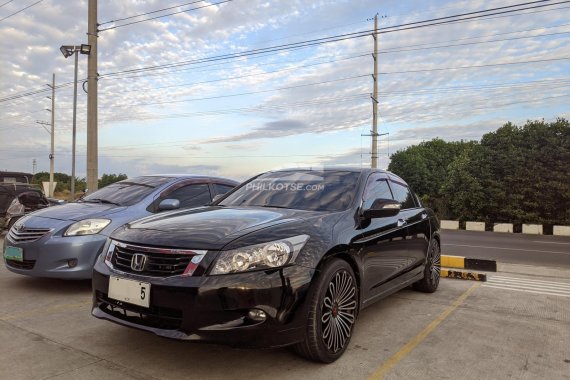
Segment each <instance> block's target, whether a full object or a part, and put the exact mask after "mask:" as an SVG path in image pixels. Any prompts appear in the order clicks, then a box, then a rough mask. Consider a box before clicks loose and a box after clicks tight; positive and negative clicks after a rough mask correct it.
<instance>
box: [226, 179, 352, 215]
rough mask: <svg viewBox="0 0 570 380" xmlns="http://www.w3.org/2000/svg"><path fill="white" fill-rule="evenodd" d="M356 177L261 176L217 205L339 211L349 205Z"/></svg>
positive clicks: (242, 186)
mask: <svg viewBox="0 0 570 380" xmlns="http://www.w3.org/2000/svg"><path fill="white" fill-rule="evenodd" d="M359 176H360V173H359V172H349V171H342V170H338V171H337V170H335V171H333V170H330V171H329V170H327V171H316V170H300V171H286V172H273V173H265V174H262V175H261V176H259V177H257V178H255V179H253V180H252V181H249V182H247V183H245V184H243V185H241V186H240V187H239V189H237V190H236V191H235V192H233V193H232V194H230V195H229V196H228V197H227V198H226V199H224V200H222V201H221V202H220V203H219V204H220V205H223V206H265V207H281V208H291V209H298V210H313V211H340V210H345V209H347V208H348V207H349V206H350V205H351V204H352V201H353V199H354V197H355V193H356V185H357V183H358V178H359Z"/></svg>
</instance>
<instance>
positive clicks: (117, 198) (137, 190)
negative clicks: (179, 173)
mask: <svg viewBox="0 0 570 380" xmlns="http://www.w3.org/2000/svg"><path fill="white" fill-rule="evenodd" d="M171 179H172V178H170V177H136V178H133V179H127V180H124V181H121V182H117V183H113V184H111V185H109V186H106V187H104V188H102V189H99V190H97V191H95V192H94V193H92V194H89V195H88V196H86V197H84V198H83V199H82V200H81V202H88V203H107V204H113V205H117V206H131V205H134V204H136V203H138V202H140V201H142V200H143V199H144V198H145V197H146V196H147V195H149V194H150V193H152V192H153V191H154V189H155V188H157V187H158V186H162V185H163V184H165V183H166V182H168V181H170V180H171Z"/></svg>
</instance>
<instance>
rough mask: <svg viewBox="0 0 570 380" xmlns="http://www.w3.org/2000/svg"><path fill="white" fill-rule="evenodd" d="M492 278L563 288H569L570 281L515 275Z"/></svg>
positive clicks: (494, 278)
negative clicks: (518, 276)
mask: <svg viewBox="0 0 570 380" xmlns="http://www.w3.org/2000/svg"><path fill="white" fill-rule="evenodd" d="M491 279H493V280H502V281H507V282H521V283H525V284H527V283H532V284H538V285H552V286H557V287H563V288H570V283H567V282H554V281H542V280H532V279H527V278H517V277H504V276H492V277H491Z"/></svg>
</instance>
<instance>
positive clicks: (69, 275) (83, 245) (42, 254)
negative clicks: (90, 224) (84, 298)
mask: <svg viewBox="0 0 570 380" xmlns="http://www.w3.org/2000/svg"><path fill="white" fill-rule="evenodd" d="M4 239H5V240H4V245H5V246H13V247H19V248H21V249H23V251H24V261H23V262H22V263H20V262H12V261H6V260H4V263H5V264H6V268H8V270H10V271H11V272H14V273H18V274H23V275H27V276H32V277H46V278H61V279H74V280H79V279H89V278H91V274H92V273H93V264H94V263H95V260H96V258H97V256H98V255H99V253H101V251H102V250H103V246H104V245H105V242H106V241H107V237H106V236H103V235H97V234H96V235H84V236H55V235H52V234H47V235H46V236H43V237H42V238H40V239H38V240H36V241H33V242H30V243H16V242H14V241H12V240H10V235H9V234H8V235H6V236H5V238H4ZM70 260H77V262H76V264H75V266H73V267H70V265H69V263H70Z"/></svg>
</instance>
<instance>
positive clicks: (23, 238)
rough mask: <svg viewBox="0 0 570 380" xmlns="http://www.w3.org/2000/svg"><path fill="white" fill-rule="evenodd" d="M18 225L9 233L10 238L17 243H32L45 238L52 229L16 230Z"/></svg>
mask: <svg viewBox="0 0 570 380" xmlns="http://www.w3.org/2000/svg"><path fill="white" fill-rule="evenodd" d="M16 226H17V225H15V226H14V227H12V228H11V229H10V232H8V237H9V238H10V240H12V241H13V242H15V243H30V242H32V241H36V240H38V239H40V238H41V237H43V236H44V235H45V234H47V233H49V232H50V231H51V229H49V228H26V227H24V228H21V227H20V228H19V229H17V228H15V227H16Z"/></svg>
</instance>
